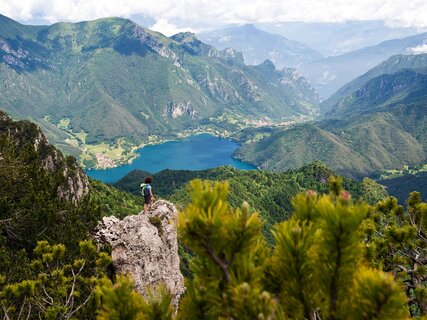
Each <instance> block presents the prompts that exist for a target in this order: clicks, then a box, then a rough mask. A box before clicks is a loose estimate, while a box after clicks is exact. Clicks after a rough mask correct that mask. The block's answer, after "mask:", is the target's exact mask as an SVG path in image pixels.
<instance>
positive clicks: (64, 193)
mask: <svg viewBox="0 0 427 320" xmlns="http://www.w3.org/2000/svg"><path fill="white" fill-rule="evenodd" d="M0 139H5V140H7V141H8V142H9V143H12V144H13V149H14V151H13V154H14V155H15V156H19V155H23V154H27V155H26V157H29V158H31V160H35V161H36V162H37V165H40V166H41V168H43V171H44V172H45V173H46V174H48V175H49V176H51V177H52V179H53V180H55V181H56V186H55V187H54V188H55V190H56V193H57V195H58V196H59V197H60V198H62V199H64V200H68V201H71V202H73V203H77V202H78V201H80V200H81V199H82V198H83V197H85V196H86V195H87V194H88V193H89V180H88V177H87V176H86V174H85V173H84V172H83V170H81V169H80V168H79V167H78V165H77V163H76V160H75V159H74V158H73V157H65V156H64V155H63V154H62V153H61V152H60V151H59V150H58V149H56V148H55V147H54V146H52V145H51V144H50V143H49V141H48V139H47V138H46V136H45V134H44V133H43V132H42V131H41V129H40V127H38V126H37V125H36V124H34V123H32V122H29V121H14V120H12V119H11V118H10V117H9V116H8V115H7V114H6V113H4V112H2V111H1V110H0ZM5 145H7V144H5ZM1 160H2V151H1V150H0V161H1ZM26 161H30V159H27V160H26ZM27 164H28V163H27Z"/></svg>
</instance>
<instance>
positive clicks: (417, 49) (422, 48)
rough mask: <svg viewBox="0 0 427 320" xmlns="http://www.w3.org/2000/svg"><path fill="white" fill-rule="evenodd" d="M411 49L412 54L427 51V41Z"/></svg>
mask: <svg viewBox="0 0 427 320" xmlns="http://www.w3.org/2000/svg"><path fill="white" fill-rule="evenodd" d="M411 51H412V53H414V54H421V53H427V43H425V44H423V45H421V46H418V47H415V48H411Z"/></svg>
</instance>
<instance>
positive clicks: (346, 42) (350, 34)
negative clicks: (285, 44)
mask: <svg viewBox="0 0 427 320" xmlns="http://www.w3.org/2000/svg"><path fill="white" fill-rule="evenodd" d="M257 26H258V27H259V28H260V29H261V30H265V31H268V32H272V33H276V34H280V35H282V36H284V37H287V38H289V39H294V40H298V41H300V42H302V43H304V44H306V45H308V46H310V47H311V48H314V49H315V50H317V51H318V52H320V53H321V54H322V55H323V56H325V57H327V56H337V55H342V54H345V53H347V52H351V51H355V50H358V49H362V48H366V47H369V46H374V45H377V44H378V43H380V42H382V41H386V40H393V39H401V38H404V37H409V36H412V35H415V34H419V33H421V32H425V31H426V30H425V29H424V30H423V29H417V28H412V27H400V26H396V25H395V26H388V25H386V24H385V23H384V21H345V22H331V23H326V22H283V23H262V24H258V25H257Z"/></svg>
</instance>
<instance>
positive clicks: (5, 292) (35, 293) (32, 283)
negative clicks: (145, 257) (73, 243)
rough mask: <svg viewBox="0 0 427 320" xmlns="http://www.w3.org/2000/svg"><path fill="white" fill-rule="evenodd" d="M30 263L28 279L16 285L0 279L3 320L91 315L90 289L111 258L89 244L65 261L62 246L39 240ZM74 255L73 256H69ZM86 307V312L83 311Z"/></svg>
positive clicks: (1, 277) (82, 245)
mask: <svg viewBox="0 0 427 320" xmlns="http://www.w3.org/2000/svg"><path fill="white" fill-rule="evenodd" d="M34 254H35V256H36V258H35V259H34V260H33V261H32V262H31V268H32V271H33V272H32V276H31V277H30V278H28V279H25V280H22V281H20V282H16V283H9V284H7V283H6V282H5V280H6V277H5V276H0V284H1V286H0V306H1V308H2V311H3V313H4V315H5V319H16V320H19V319H36V318H40V319H52V320H58V319H72V318H76V317H77V316H83V315H86V318H87V319H88V316H89V317H90V315H91V314H93V310H94V309H95V308H93V306H94V305H93V304H92V303H93V302H94V290H95V287H96V285H97V282H98V279H99V278H100V277H101V276H103V275H104V273H105V269H106V267H107V266H108V265H109V264H110V263H111V258H110V257H109V255H108V254H106V253H105V252H98V251H97V249H96V247H95V246H94V244H93V243H91V242H90V241H81V242H80V254H79V255H78V256H77V257H74V259H73V260H71V261H69V258H70V257H68V256H67V253H66V248H65V246H64V245H62V244H55V245H50V244H49V243H48V242H47V241H40V242H39V243H38V244H37V246H36V248H35V249H34ZM73 256H74V255H73ZM91 304H92V305H91ZM88 306H90V308H88V309H90V310H85V308H87V307H88Z"/></svg>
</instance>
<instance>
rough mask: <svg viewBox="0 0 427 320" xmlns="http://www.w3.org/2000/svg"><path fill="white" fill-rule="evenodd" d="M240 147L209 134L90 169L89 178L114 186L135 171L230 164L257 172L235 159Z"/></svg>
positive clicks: (153, 146)
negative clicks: (114, 165) (112, 165)
mask: <svg viewBox="0 0 427 320" xmlns="http://www.w3.org/2000/svg"><path fill="white" fill-rule="evenodd" d="M238 147H239V145H238V144H237V143H236V142H234V141H230V140H227V139H221V138H218V137H214V136H212V135H209V134H200V135H195V136H190V137H188V138H186V139H184V140H181V141H168V142H165V143H162V144H158V145H152V146H146V147H144V148H142V149H140V150H138V151H137V152H138V154H139V157H138V158H136V159H135V160H134V161H133V162H132V163H131V164H126V165H123V166H120V167H117V168H111V169H103V170H86V173H87V174H88V176H90V177H92V178H94V179H98V180H101V181H102V182H107V183H112V182H116V181H117V180H119V179H121V178H122V177H123V176H125V175H126V174H128V173H129V172H131V171H132V170H135V169H140V170H144V171H148V172H150V173H156V172H159V171H161V170H164V169H186V170H203V169H209V168H216V167H219V166H224V165H229V166H233V167H235V168H237V169H243V170H254V169H255V167H254V166H252V165H250V164H247V163H245V162H242V161H239V160H236V159H233V158H232V157H231V156H232V154H233V152H234V151H235V150H236V149H237V148H238Z"/></svg>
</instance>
